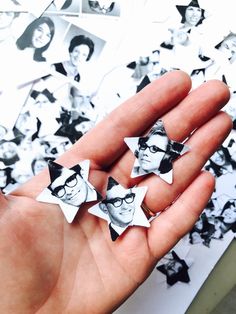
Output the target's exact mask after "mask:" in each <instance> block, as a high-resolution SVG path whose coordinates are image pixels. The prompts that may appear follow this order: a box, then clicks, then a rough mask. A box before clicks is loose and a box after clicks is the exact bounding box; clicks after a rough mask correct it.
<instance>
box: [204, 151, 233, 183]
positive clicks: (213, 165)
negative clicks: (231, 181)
mask: <svg viewBox="0 0 236 314" xmlns="http://www.w3.org/2000/svg"><path fill="white" fill-rule="evenodd" d="M217 151H221V152H223V154H224V157H225V161H226V164H229V163H231V165H232V166H233V168H235V165H234V162H233V160H232V159H231V156H230V153H229V151H228V149H227V148H226V147H224V146H222V145H221V146H220V148H219V149H218V150H217ZM216 153H217V152H216ZM208 162H209V164H208V165H207V166H206V167H205V168H206V170H209V169H212V170H213V171H214V174H215V176H217V177H220V176H221V175H222V174H223V166H219V165H217V164H216V163H214V161H213V160H211V158H210V159H209V160H208Z"/></svg>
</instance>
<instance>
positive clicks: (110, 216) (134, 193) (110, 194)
mask: <svg viewBox="0 0 236 314" xmlns="http://www.w3.org/2000/svg"><path fill="white" fill-rule="evenodd" d="M146 192H147V187H132V188H128V189H126V188H124V187H123V186H122V185H121V184H119V183H118V182H117V181H116V180H114V179H113V178H112V177H109V178H108V185H107V191H106V197H105V199H103V200H102V201H101V202H100V203H98V204H96V205H94V206H93V207H90V208H89V209H88V212H89V213H90V214H93V215H95V216H97V217H99V218H102V219H104V220H106V221H107V223H108V226H109V230H110V234H111V238H112V240H113V241H115V240H116V239H117V238H118V237H119V236H120V235H121V234H122V233H123V232H124V231H125V230H126V229H127V228H128V227H129V226H144V227H150V223H149V221H148V219H147V217H146V216H145V214H144V212H143V210H142V208H141V203H142V201H143V199H144V196H145V194H146ZM121 202H122V204H120V203H121ZM119 204H120V205H119ZM118 205H119V206H118ZM115 206H117V207H115Z"/></svg>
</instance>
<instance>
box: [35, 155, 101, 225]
mask: <svg viewBox="0 0 236 314" xmlns="http://www.w3.org/2000/svg"><path fill="white" fill-rule="evenodd" d="M89 167H90V161H89V160H83V161H81V162H80V163H79V164H77V165H75V166H73V167H71V168H66V167H64V166H62V165H60V164H58V163H56V162H54V161H52V160H50V161H49V162H48V169H49V175H50V181H51V183H50V184H49V185H48V186H47V187H46V188H45V189H44V190H43V191H42V192H41V193H40V194H39V195H38V196H37V201H40V202H43V203H51V204H58V205H59V206H60V208H61V210H62V212H63V214H64V216H65V218H66V220H67V222H68V223H72V221H73V220H74V218H75V216H76V214H77V212H78V210H79V209H80V206H81V205H83V204H84V203H88V202H92V201H97V200H99V201H100V200H101V199H102V197H101V195H100V194H99V193H98V192H97V191H96V189H95V188H94V186H93V185H92V184H91V183H90V182H89V180H88V176H89Z"/></svg>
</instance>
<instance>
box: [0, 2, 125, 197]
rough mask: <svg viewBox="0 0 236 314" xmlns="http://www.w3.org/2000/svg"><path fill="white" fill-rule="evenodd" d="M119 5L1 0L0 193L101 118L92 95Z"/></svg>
mask: <svg viewBox="0 0 236 314" xmlns="http://www.w3.org/2000/svg"><path fill="white" fill-rule="evenodd" d="M125 8H127V5H124V4H123V5H121V4H120V1H87V0H86V1H84V0H83V1H82V0H71V1H61V0H60V1H59V0H58V1H56V0H55V1H48V0H45V1H40V2H37V1H31V2H29V1H23V0H22V1H20V0H19V1H15V0H14V1H11V0H9V1H2V2H1V4H0V37H1V40H0V47H1V50H0V51H1V56H2V57H1V60H0V63H1V69H2V71H1V74H0V77H1V79H0V82H1V84H0V85H1V87H0V99H1V102H2V103H4V104H7V105H6V107H5V109H4V112H5V113H3V115H2V116H1V118H0V177H1V181H0V188H1V189H2V191H3V192H4V193H9V192H10V191H12V190H14V189H15V188H16V187H17V186H18V185H19V184H22V183H24V182H26V181H27V180H28V179H30V178H31V177H32V176H34V175H36V174H37V173H38V172H40V171H41V170H42V169H43V168H45V167H46V166H47V164H48V161H49V160H55V159H56V158H57V157H58V156H60V155H61V154H62V153H63V152H65V150H67V149H68V148H70V147H71V145H73V144H74V143H75V142H76V141H77V140H78V139H79V138H80V137H81V136H83V135H84V134H85V133H86V132H87V131H88V130H89V129H91V128H92V127H93V126H94V125H95V124H96V123H97V121H99V120H101V119H102V117H104V115H105V113H104V110H103V108H101V105H99V101H98V100H97V101H96V95H97V94H98V89H99V83H100V81H101V78H102V77H103V76H104V73H105V72H106V71H107V70H106V62H105V60H106V58H108V57H109V55H110V52H109V51H113V50H115V46H116V45H117V44H118V43H119V38H120V35H119V34H120V33H121V32H120V27H118V25H120V23H121V19H122V11H124V9H125ZM94 16H96V17H97V18H96V19H95V22H94ZM108 25H109V27H108ZM110 59H111V58H110ZM8 60H11V61H12V62H11V61H9V62H8ZM8 78H9V79H8ZM97 99H98V97H97Z"/></svg>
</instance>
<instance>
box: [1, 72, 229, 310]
mask: <svg viewBox="0 0 236 314" xmlns="http://www.w3.org/2000/svg"><path fill="white" fill-rule="evenodd" d="M190 88H191V83H190V78H189V77H188V76H187V75H186V74H185V73H183V72H181V71H172V72H169V73H168V74H165V75H163V76H162V77H161V78H160V79H158V80H156V81H153V82H152V83H151V84H149V85H148V86H147V87H145V89H143V90H142V91H141V92H139V93H138V94H136V95H135V96H133V97H132V98H131V99H129V100H127V101H126V102H125V103H124V104H122V105H121V106H119V107H117V108H116V109H115V110H114V111H113V112H111V114H109V116H108V117H107V118H105V119H104V120H103V121H102V122H101V123H99V124H97V125H96V126H95V127H94V128H93V129H92V130H91V131H89V132H88V133H87V134H86V135H84V136H83V137H82V138H81V139H80V140H79V141H78V142H77V143H76V144H75V145H74V146H73V147H72V148H71V149H70V150H68V151H67V152H65V154H63V155H62V156H61V157H60V158H58V160H57V162H58V163H60V164H62V165H64V166H66V167H72V166H73V165H75V164H77V163H78V162H80V161H81V160H85V159H89V160H90V161H91V166H90V176H89V180H90V182H91V183H92V184H93V185H94V186H95V187H96V188H97V189H98V191H100V192H102V193H104V194H105V190H106V185H107V177H108V176H109V175H110V176H112V177H114V178H115V179H116V180H117V181H119V182H120V183H121V184H122V185H123V186H125V185H126V186H127V187H128V186H133V185H135V184H137V185H138V186H147V187H148V190H147V194H146V196H145V199H144V202H145V204H146V205H147V206H148V207H149V208H150V209H151V210H152V211H155V212H156V211H162V210H163V209H164V208H166V207H167V206H168V205H170V204H171V203H172V202H173V201H174V200H175V202H174V203H173V204H171V206H170V207H169V208H168V210H166V211H163V213H162V214H161V215H159V216H158V219H155V220H153V221H152V223H151V227H150V228H141V227H132V228H128V229H127V230H126V231H125V232H124V233H123V234H122V235H121V236H120V237H119V238H118V239H117V240H116V241H115V242H112V241H111V238H110V232H109V230H108V226H107V222H106V221H105V220H103V219H99V218H98V217H96V216H93V215H91V214H89V213H88V212H87V208H88V207H87V205H83V206H81V208H80V210H79V211H78V215H77V217H76V218H75V220H74V222H73V223H72V224H68V223H67V222H66V221H65V219H64V215H63V213H62V212H61V210H60V208H59V207H58V206H57V205H55V204H46V203H39V202H37V201H36V200H35V198H36V197H37V195H38V194H39V193H40V192H41V191H42V190H43V189H44V188H45V187H46V186H47V185H48V184H49V183H50V180H49V176H48V170H47V169H46V170H45V171H42V172H41V173H40V174H39V175H38V176H36V177H34V178H32V179H31V180H30V181H29V182H27V183H26V184H24V185H22V186H20V187H19V188H18V189H17V190H15V191H14V192H12V193H11V194H8V195H5V196H4V195H1V196H0V211H1V216H0V239H1V241H0V255H1V263H0V276H1V281H0V295H1V299H0V312H2V313H15V314H20V313H24V314H32V313H37V314H48V313H53V314H54V313H55V314H69V313H70V314H78V313H79V314H80V313H83V314H85V313H86V314H91V313H95V314H102V313H111V312H112V311H114V310H115V309H116V308H117V307H118V306H119V305H120V304H122V302H124V301H125V300H126V299H127V298H128V297H129V296H130V295H131V294H132V293H133V292H134V291H135V290H136V289H137V288H138V287H139V286H140V284H142V283H143V281H144V280H145V279H146V278H147V276H148V275H149V274H150V273H151V271H152V270H153V268H154V267H155V265H156V263H157V261H158V260H159V259H160V258H162V257H163V256H164V255H165V254H166V253H167V252H168V251H169V250H170V249H171V248H172V247H173V246H174V245H175V244H176V243H177V242H178V241H179V239H180V238H181V237H182V236H183V235H185V234H186V233H187V232H188V231H189V230H191V229H192V227H193V225H194V223H195V222H196V220H197V219H198V216H199V215H200V213H201V212H202V210H203V208H204V207H205V206H206V204H207V202H208V200H209V198H210V196H211V194H212V192H213V190H214V178H213V176H212V175H211V174H210V173H206V172H201V169H202V167H203V166H204V164H205V163H206V160H207V159H208V158H209V157H210V156H211V155H212V154H213V153H214V151H215V150H216V149H217V147H219V145H220V144H221V143H222V142H223V141H224V139H225V138H226V137H227V135H228V133H229V132H230V130H231V127H232V122H231V119H230V118H229V116H228V115H227V114H226V113H224V112H221V113H219V110H220V108H222V107H223V106H224V104H225V103H226V102H227V101H228V98H229V91H228V88H227V87H226V85H224V83H222V82H219V81H208V82H207V83H205V84H204V85H202V86H201V87H199V88H198V89H196V90H192V91H191V92H190V93H189V91H190ZM160 117H161V118H162V119H163V122H164V124H165V128H166V131H167V134H168V135H169V136H170V137H171V138H172V139H173V140H176V141H182V140H184V139H185V138H187V137H188V136H189V135H190V134H191V133H192V131H193V130H195V129H196V130H195V132H194V133H193V134H192V135H191V137H190V138H189V139H188V140H187V142H186V144H187V145H188V146H190V147H191V150H190V152H188V153H187V154H185V155H184V156H182V157H181V158H179V159H178V160H176V161H175V162H174V183H173V184H172V185H168V184H166V182H163V180H161V179H160V178H159V177H158V176H155V175H150V176H144V177H142V178H135V179H131V178H130V173H131V169H132V167H133V163H134V156H133V154H132V152H131V151H130V150H128V149H127V147H126V145H125V143H124V137H125V136H140V135H141V134H142V135H143V136H144V135H145V133H146V131H147V129H149V128H151V127H152V125H153V124H154V123H155V121H156V120H157V119H158V118H160ZM104 139H105V140H104ZM178 195H179V197H177V196H178ZM199 195H201V197H199ZM9 248H10V249H9ZM16 283H17V284H16ZM13 295H14V298H13ZM95 300H96V302H95Z"/></svg>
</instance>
